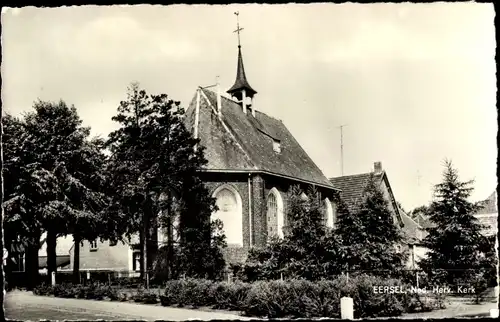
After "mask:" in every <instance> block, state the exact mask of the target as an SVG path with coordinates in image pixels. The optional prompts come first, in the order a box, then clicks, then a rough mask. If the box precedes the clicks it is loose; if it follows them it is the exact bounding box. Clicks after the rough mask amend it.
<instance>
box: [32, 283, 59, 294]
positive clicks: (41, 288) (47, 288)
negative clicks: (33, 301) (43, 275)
mask: <svg viewBox="0 0 500 322" xmlns="http://www.w3.org/2000/svg"><path fill="white" fill-rule="evenodd" d="M33 294H35V295H53V294H54V292H53V289H52V285H49V284H45V283H43V284H41V285H38V286H36V287H35V288H34V289H33Z"/></svg>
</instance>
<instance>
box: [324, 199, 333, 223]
mask: <svg viewBox="0 0 500 322" xmlns="http://www.w3.org/2000/svg"><path fill="white" fill-rule="evenodd" d="M325 217H326V218H325V224H326V227H329V228H333V224H334V213H333V207H332V203H331V202H330V199H328V198H325Z"/></svg>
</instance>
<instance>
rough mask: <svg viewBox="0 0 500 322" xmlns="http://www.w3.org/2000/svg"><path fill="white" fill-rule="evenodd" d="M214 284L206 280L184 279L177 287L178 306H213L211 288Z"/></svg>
mask: <svg viewBox="0 0 500 322" xmlns="http://www.w3.org/2000/svg"><path fill="white" fill-rule="evenodd" d="M212 284H213V282H212V281H209V280H204V279H192V278H188V279H183V280H180V283H179V284H178V285H177V289H176V290H175V292H177V295H176V297H177V304H178V305H179V306H186V305H191V306H193V307H200V306H208V305H213V304H214V300H213V298H212V297H211V296H210V295H211V293H210V288H211V286H212Z"/></svg>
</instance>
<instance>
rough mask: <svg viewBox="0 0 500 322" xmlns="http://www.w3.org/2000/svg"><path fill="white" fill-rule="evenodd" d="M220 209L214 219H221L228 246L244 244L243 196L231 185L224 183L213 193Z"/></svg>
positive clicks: (214, 214)
mask: <svg viewBox="0 0 500 322" xmlns="http://www.w3.org/2000/svg"><path fill="white" fill-rule="evenodd" d="M212 196H213V197H214V198H215V199H216V205H217V208H218V210H217V211H216V212H214V213H213V215H212V218H213V219H220V220H221V221H222V223H223V225H224V227H223V229H224V234H225V235H226V242H227V244H228V246H243V214H242V202H241V196H240V194H239V193H238V191H236V189H235V188H233V187H232V186H231V185H227V184H225V185H222V186H220V187H219V188H217V189H216V190H215V191H214V193H213V195H212Z"/></svg>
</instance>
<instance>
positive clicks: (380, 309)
mask: <svg viewBox="0 0 500 322" xmlns="http://www.w3.org/2000/svg"><path fill="white" fill-rule="evenodd" d="M352 283H353V284H354V285H356V289H355V291H354V293H352V290H349V291H347V292H345V293H347V294H348V293H351V294H348V295H350V296H351V297H352V298H353V301H354V316H355V317H356V318H364V317H389V316H399V315H401V314H402V313H403V312H404V311H405V308H404V307H403V303H404V296H405V294H404V293H400V292H398V291H396V290H397V289H396V288H395V287H399V288H401V290H406V285H404V284H403V283H401V282H400V281H399V280H396V279H384V278H381V277H376V276H370V275H364V274H363V275H359V276H356V277H354V278H353V279H352ZM375 287H392V288H393V289H392V290H394V291H395V292H394V293H391V292H392V291H391V290H390V289H389V291H387V292H375Z"/></svg>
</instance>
